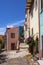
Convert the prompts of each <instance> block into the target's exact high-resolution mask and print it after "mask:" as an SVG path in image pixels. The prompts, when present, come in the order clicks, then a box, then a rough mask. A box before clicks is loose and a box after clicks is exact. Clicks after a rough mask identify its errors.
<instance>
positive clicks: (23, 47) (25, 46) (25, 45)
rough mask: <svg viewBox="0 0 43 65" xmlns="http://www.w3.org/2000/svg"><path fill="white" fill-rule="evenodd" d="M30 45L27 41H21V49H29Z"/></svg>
mask: <svg viewBox="0 0 43 65" xmlns="http://www.w3.org/2000/svg"><path fill="white" fill-rule="evenodd" d="M28 48H29V46H28V45H27V44H26V43H20V50H25V51H28Z"/></svg>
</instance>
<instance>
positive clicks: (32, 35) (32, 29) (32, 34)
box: [32, 28, 33, 36]
mask: <svg viewBox="0 0 43 65" xmlns="http://www.w3.org/2000/svg"><path fill="white" fill-rule="evenodd" d="M32 36H33V28H32Z"/></svg>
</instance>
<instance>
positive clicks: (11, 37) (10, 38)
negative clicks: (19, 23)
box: [5, 27, 19, 50]
mask: <svg viewBox="0 0 43 65" xmlns="http://www.w3.org/2000/svg"><path fill="white" fill-rule="evenodd" d="M5 38H6V39H5V42H6V43H5V47H6V49H7V50H16V49H17V41H18V39H19V28H17V27H12V28H7V29H6V33H5Z"/></svg>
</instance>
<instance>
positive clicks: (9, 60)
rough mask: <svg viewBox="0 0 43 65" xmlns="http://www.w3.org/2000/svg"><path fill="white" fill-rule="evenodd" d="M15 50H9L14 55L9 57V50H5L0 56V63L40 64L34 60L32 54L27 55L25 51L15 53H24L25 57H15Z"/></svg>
mask: <svg viewBox="0 0 43 65" xmlns="http://www.w3.org/2000/svg"><path fill="white" fill-rule="evenodd" d="M14 52H15V51H13V52H9V53H10V55H12V57H8V58H7V55H8V54H7V52H4V53H2V54H1V55H0V56H1V57H0V65H35V64H36V65H38V63H37V62H36V61H35V62H34V61H32V59H31V58H32V55H30V54H27V55H25V56H23V54H26V53H24V51H23V52H22V51H21V52H18V53H15V54H18V55H19V54H20V55H21V53H22V56H23V57H20V56H18V57H16V58H15V56H14V55H13V54H14ZM11 53H12V54H11Z"/></svg>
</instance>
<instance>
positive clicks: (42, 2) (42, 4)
mask: <svg viewBox="0 0 43 65" xmlns="http://www.w3.org/2000/svg"><path fill="white" fill-rule="evenodd" d="M41 10H43V0H41Z"/></svg>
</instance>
